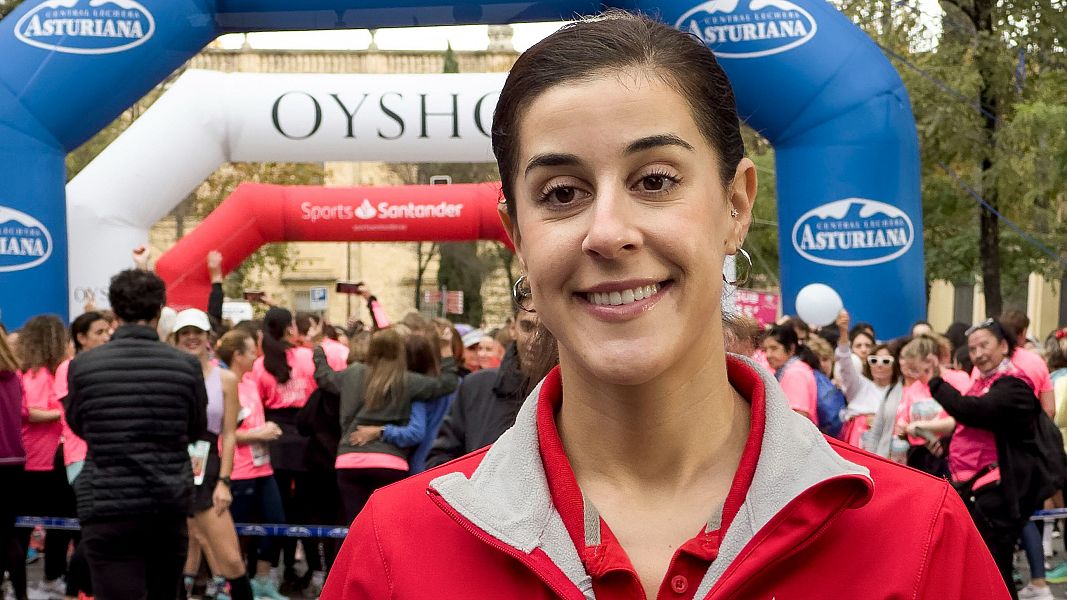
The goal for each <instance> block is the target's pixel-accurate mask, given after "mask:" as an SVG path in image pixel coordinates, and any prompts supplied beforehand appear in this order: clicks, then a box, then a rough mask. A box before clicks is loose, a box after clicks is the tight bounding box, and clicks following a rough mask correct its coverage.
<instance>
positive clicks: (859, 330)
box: [848, 325, 878, 345]
mask: <svg viewBox="0 0 1067 600" xmlns="http://www.w3.org/2000/svg"><path fill="white" fill-rule="evenodd" d="M861 335H863V336H867V337H868V338H870V340H871V343H872V344H877V343H878V340H876V339H874V336H873V335H872V334H871V330H870V329H868V328H867V327H862V326H860V325H856V326H855V327H853V328H852V329H850V330H849V332H848V343H849V345H851V344H852V343H853V342H855V341H856V338H857V337H859V336H861Z"/></svg>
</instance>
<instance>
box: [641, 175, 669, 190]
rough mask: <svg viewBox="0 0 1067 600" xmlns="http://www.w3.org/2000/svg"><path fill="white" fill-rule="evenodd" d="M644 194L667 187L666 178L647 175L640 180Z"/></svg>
mask: <svg viewBox="0 0 1067 600" xmlns="http://www.w3.org/2000/svg"><path fill="white" fill-rule="evenodd" d="M641 184H642V185H643V186H644V188H645V191H646V192H658V191H661V190H662V189H663V188H664V187H665V186H666V185H667V178H666V177H664V176H663V175H649V176H648V177H645V178H644V179H642V180H641Z"/></svg>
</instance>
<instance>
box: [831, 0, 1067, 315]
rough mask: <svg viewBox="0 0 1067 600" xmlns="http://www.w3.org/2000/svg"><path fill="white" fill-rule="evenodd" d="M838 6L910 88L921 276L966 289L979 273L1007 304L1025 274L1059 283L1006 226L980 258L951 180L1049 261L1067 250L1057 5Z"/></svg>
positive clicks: (887, 2) (988, 1)
mask: <svg viewBox="0 0 1067 600" xmlns="http://www.w3.org/2000/svg"><path fill="white" fill-rule="evenodd" d="M836 4H837V5H838V6H839V8H841V10H842V11H844V12H845V14H847V15H848V16H849V17H851V18H852V19H853V21H855V22H856V23H857V24H858V25H859V26H860V27H862V28H863V29H864V30H865V31H866V32H867V33H868V34H869V35H870V36H871V38H872V39H874V40H875V42H877V43H878V44H879V45H881V46H882V47H883V49H885V50H886V55H887V56H888V57H889V58H890V60H893V61H894V64H895V65H896V67H897V70H898V71H899V72H900V74H901V77H902V79H903V80H904V83H905V85H906V86H907V89H908V94H909V96H910V98H911V103H912V109H913V112H914V113H915V119H916V126H917V129H918V134H919V144H920V149H921V161H922V197H923V221H924V229H925V232H924V236H925V240H924V241H925V242H926V244H925V251H926V271H927V276H928V277H929V278H931V279H944V280H949V281H953V282H957V283H973V282H974V281H975V279H976V277H977V276H978V275H979V274H980V273H982V272H983V269H982V265H986V267H987V268H993V269H995V270H996V271H997V272H1002V274H1003V280H1004V281H1003V283H1002V286H1001V287H1002V288H1003V289H1004V291H1005V292H1006V293H1007V295H1006V297H1005V304H1006V305H1007V304H1012V303H1015V302H1018V299H1019V297H1020V294H1019V289H1018V288H1019V287H1021V286H1020V284H1019V282H1023V281H1025V280H1026V275H1027V274H1028V273H1029V272H1031V271H1035V272H1039V273H1042V274H1043V275H1045V276H1046V277H1048V278H1052V279H1058V278H1059V277H1060V276H1062V274H1063V273H1064V268H1063V263H1062V262H1061V259H1057V258H1056V257H1055V256H1049V254H1047V253H1045V252H1043V251H1042V250H1040V249H1039V248H1038V247H1037V245H1035V244H1034V243H1033V242H1032V241H1030V240H1027V239H1025V238H1024V237H1023V236H1021V235H1019V234H1018V233H1016V232H1015V231H1013V230H1012V229H1011V228H1010V227H1009V226H1008V225H1007V224H1006V223H1004V222H1003V221H1002V222H1001V223H1000V228H999V229H1000V239H999V243H998V244H997V247H998V248H999V261H998V260H997V257H995V256H992V255H986V256H981V255H980V252H979V241H980V235H981V233H980V230H979V227H978V225H979V213H980V206H979V203H978V201H977V200H976V199H975V198H974V197H973V196H972V195H971V194H970V193H969V192H968V191H967V190H966V189H965V188H964V186H963V185H962V184H961V183H959V182H957V181H955V180H954V179H953V177H952V176H950V174H949V173H950V172H951V173H954V174H955V175H956V176H957V177H959V179H960V180H961V181H962V182H963V183H964V184H966V186H969V187H971V188H972V189H973V190H975V192H977V193H978V194H980V195H981V196H982V197H983V198H984V199H985V200H987V201H988V202H989V203H990V204H992V205H993V206H995V207H996V208H997V209H998V210H999V212H1000V213H1001V214H1003V216H1004V217H1005V218H1007V219H1010V220H1011V221H1012V222H1014V223H1016V224H1017V225H1018V226H1019V227H1020V228H1021V229H1022V230H1023V231H1025V232H1026V233H1027V234H1028V235H1030V236H1032V237H1034V238H1036V239H1037V240H1038V241H1039V242H1040V243H1041V244H1044V245H1045V246H1046V247H1047V248H1050V249H1052V250H1053V252H1054V253H1055V252H1060V253H1062V251H1063V248H1067V194H1065V190H1067V69H1065V67H1067V58H1065V55H1064V52H1063V48H1064V41H1065V40H1064V39H1063V37H1062V36H1063V35H1064V32H1065V31H1067V17H1065V13H1064V5H1063V2H1062V0H941V7H942V8H943V10H944V15H943V16H942V17H941V18H940V21H938V20H937V19H936V18H933V17H931V16H930V15H924V14H922V13H921V12H920V11H919V8H918V3H917V2H914V0H905V1H903V2H899V1H896V0H874V1H869V0H841V1H839V2H836ZM937 29H940V30H941V31H940V32H938V31H937ZM904 61H907V63H905V62H904ZM983 111H984V113H988V114H983ZM986 272H989V271H988V270H987V271H986ZM985 283H986V284H987V286H988V284H989V282H988V281H987V282H985ZM991 293H994V290H990V289H988V287H987V290H986V296H987V301H988V298H989V297H990V295H991ZM995 293H996V295H997V296H998V297H999V296H1000V291H999V290H995ZM1021 293H1022V294H1025V288H1024V289H1023V290H1022V292H1021Z"/></svg>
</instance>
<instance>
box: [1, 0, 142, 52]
mask: <svg viewBox="0 0 1067 600" xmlns="http://www.w3.org/2000/svg"><path fill="white" fill-rule="evenodd" d="M155 31H156V21H155V19H154V18H153V17H152V13H150V12H149V11H148V9H147V8H145V7H144V6H142V5H141V4H140V3H139V2H135V1H134V0H45V1H44V2H42V3H40V4H39V5H37V6H36V7H35V8H33V9H32V10H30V11H29V12H27V13H26V14H24V15H22V18H21V19H19V20H18V22H17V23H15V37H17V38H18V39H19V40H22V41H23V42H25V43H27V44H29V45H31V46H37V47H38V48H44V49H45V50H55V51H56V52H67V53H70V54H110V53H112V52H122V51H123V50H129V49H130V48H134V47H136V46H140V45H141V44H143V43H145V42H147V41H148V39H149V38H151V37H152V34H153V33H155Z"/></svg>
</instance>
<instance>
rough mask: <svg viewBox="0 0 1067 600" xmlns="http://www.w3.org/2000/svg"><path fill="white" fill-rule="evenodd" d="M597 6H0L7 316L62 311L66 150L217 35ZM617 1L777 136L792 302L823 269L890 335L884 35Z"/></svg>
mask: <svg viewBox="0 0 1067 600" xmlns="http://www.w3.org/2000/svg"><path fill="white" fill-rule="evenodd" d="M600 6H602V4H601V3H599V2H596V3H594V2H586V1H582V0H545V1H538V2H523V1H518V2H516V1H515V0H484V1H482V2H469V1H464V0H460V1H459V2H454V3H450V4H438V3H435V2H434V1H433V0H428V1H426V3H425V4H424V5H418V2H417V1H416V2H413V3H410V4H409V5H408V6H402V7H398V6H395V5H394V3H393V2H386V1H383V0H360V1H359V2H356V1H355V0H140V1H135V0H26V1H25V2H23V4H22V5H20V6H19V8H18V9H17V10H15V11H14V12H13V13H12V14H11V15H9V16H8V17H6V18H5V19H3V20H2V21H0V56H3V57H4V60H3V61H0V181H2V182H3V183H2V185H0V310H2V314H0V318H2V319H3V320H4V321H5V322H6V323H7V324H8V325H10V326H15V327H18V326H21V324H22V323H23V322H24V321H25V320H26V319H27V318H29V317H30V316H32V315H34V314H39V313H42V312H51V313H55V314H66V312H67V305H68V302H67V294H68V290H67V280H68V279H67V264H68V263H67V252H68V247H67V224H66V218H65V215H66V208H65V203H64V182H65V172H64V158H65V156H66V154H67V153H68V152H70V151H71V150H73V149H74V148H76V147H78V146H79V145H80V144H82V143H83V142H85V141H86V140H88V139H89V138H90V137H91V136H92V135H93V134H94V133H96V132H97V131H99V130H100V129H101V128H102V127H104V126H105V125H106V124H107V123H108V122H110V121H111V120H112V119H114V118H115V117H116V116H117V115H119V114H120V113H121V112H122V111H123V110H124V109H126V108H127V107H128V106H130V105H131V104H132V103H133V102H135V101H136V100H137V99H138V98H140V97H142V96H143V95H144V94H145V93H146V92H147V91H148V90H149V89H151V88H152V86H154V85H156V84H157V83H158V82H159V81H161V80H162V79H163V78H164V77H166V76H167V75H169V74H170V73H172V72H173V71H174V70H175V69H176V68H178V67H179V66H181V65H182V64H183V63H184V62H185V61H186V60H188V59H189V57H191V56H193V55H194V54H195V53H197V52H199V51H200V49H201V48H203V47H204V46H205V45H206V44H207V43H208V42H210V41H211V40H213V39H215V38H216V37H218V36H219V35H220V34H223V33H231V32H249V31H267V30H309V29H335V28H343V27H359V28H380V27H395V26H414V25H452V24H477V23H484V24H503V23H515V22H529V21H549V20H557V19H564V18H571V17H573V16H574V15H575V14H590V13H592V12H595V11H596V10H598V8H599V7H600ZM618 6H619V7H621V8H626V9H629V10H643V11H648V12H649V13H651V14H656V15H658V16H659V17H660V18H662V19H663V20H664V21H665V22H667V23H669V24H672V25H674V26H676V27H678V28H680V29H682V30H685V31H688V32H691V33H693V34H694V35H697V36H699V37H700V38H701V39H702V40H704V42H705V43H707V44H708V46H709V47H711V48H712V49H713V50H714V51H715V52H716V54H717V55H718V56H719V58H720V59H721V62H722V64H723V66H724V68H725V69H726V71H727V73H728V74H729V76H730V79H731V81H732V82H733V85H734V89H735V90H736V93H737V101H738V108H739V110H740V112H741V114H742V116H743V118H744V119H746V121H747V122H748V124H749V125H751V126H752V127H753V128H755V129H756V130H757V131H759V132H760V133H762V134H763V135H764V136H766V137H767V138H768V139H769V140H770V141H771V142H772V143H773V144H774V147H775V150H776V156H777V178H778V218H779V233H780V241H779V245H780V250H781V280H782V296H783V302H784V307H783V308H784V310H785V312H787V313H789V312H792V311H793V310H794V307H793V301H794V299H795V297H796V294H797V292H798V291H799V290H800V289H801V288H802V287H804V286H805V285H807V284H809V283H813V282H822V283H826V284H829V285H830V286H832V287H834V288H835V289H837V290H838V291H839V292H840V293H841V295H842V297H843V298H844V301H845V305H846V306H848V307H849V308H850V310H852V312H853V313H854V314H855V315H857V316H858V317H860V318H863V319H865V320H868V321H871V322H872V323H873V324H874V325H875V327H876V328H877V330H878V332H879V334H880V337H889V336H895V335H899V334H902V333H904V332H905V331H906V330H907V329H908V327H909V326H910V324H911V323H912V322H913V321H914V320H915V319H917V318H920V317H921V316H922V315H924V314H925V290H924V272H923V250H922V242H921V240H922V210H921V204H920V197H919V161H918V142H917V138H916V134H915V124H914V119H913V117H912V114H911V107H910V104H909V101H908V96H907V92H906V91H905V89H904V86H903V84H902V82H901V80H900V77H899V76H898V75H897V73H896V72H895V71H894V70H893V68H892V66H891V65H890V64H889V62H888V61H887V60H886V59H885V58H884V56H883V55H882V53H881V52H880V50H879V49H878V47H877V46H876V45H875V44H874V43H873V42H872V41H871V40H870V39H869V38H867V36H866V35H865V34H864V33H863V32H862V31H861V30H860V29H858V28H857V27H856V26H855V25H853V24H852V23H851V22H850V21H849V20H848V19H847V18H846V17H845V16H844V15H842V14H841V13H839V12H838V11H836V10H835V9H834V8H833V6H832V5H831V4H829V3H827V2H826V1H825V0H710V1H708V2H703V3H694V2H693V0H663V1H658V2H651V1H636V2H625V3H620V4H618ZM158 143H161V144H165V143H166V140H159V141H158ZM114 185H117V186H118V185H122V182H121V181H116V182H114Z"/></svg>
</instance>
